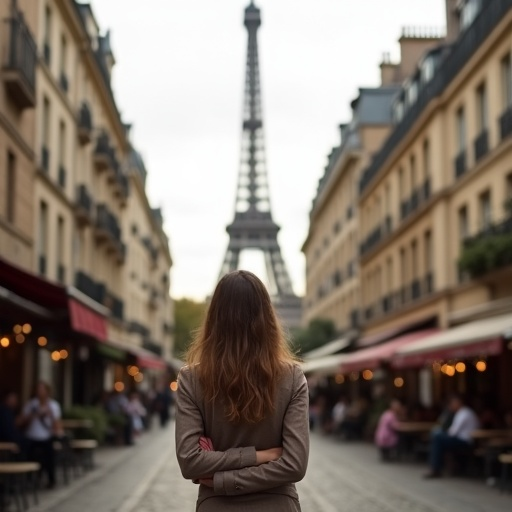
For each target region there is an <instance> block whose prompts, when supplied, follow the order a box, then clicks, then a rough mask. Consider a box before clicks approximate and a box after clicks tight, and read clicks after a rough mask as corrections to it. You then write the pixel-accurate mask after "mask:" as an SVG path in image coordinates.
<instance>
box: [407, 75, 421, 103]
mask: <svg viewBox="0 0 512 512" xmlns="http://www.w3.org/2000/svg"><path fill="white" fill-rule="evenodd" d="M406 97H407V105H409V106H411V105H414V104H415V103H416V100H417V99H418V82H417V80H414V82H411V83H410V84H409V87H407V89H406Z"/></svg>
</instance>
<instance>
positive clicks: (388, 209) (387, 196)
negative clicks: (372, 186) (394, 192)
mask: <svg viewBox="0 0 512 512" xmlns="http://www.w3.org/2000/svg"><path fill="white" fill-rule="evenodd" d="M384 203H385V204H384V208H385V213H386V216H387V215H390V213H391V187H390V186H389V183H386V189H385V193H384Z"/></svg>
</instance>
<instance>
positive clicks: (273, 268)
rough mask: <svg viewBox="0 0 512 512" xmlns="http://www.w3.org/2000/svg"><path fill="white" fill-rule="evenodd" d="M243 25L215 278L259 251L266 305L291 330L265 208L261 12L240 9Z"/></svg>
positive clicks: (296, 317) (273, 229)
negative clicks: (231, 192) (237, 109)
mask: <svg viewBox="0 0 512 512" xmlns="http://www.w3.org/2000/svg"><path fill="white" fill-rule="evenodd" d="M244 25H245V27H246V29H247V32H248V44H247V64H246V71H245V95H244V109H243V122H242V145H241V155H240V167H239V173H238V187H237V192H236V202H235V217H234V220H233V222H232V223H231V224H230V225H229V226H228V227H227V228H226V231H227V232H228V234H229V244H228V248H227V251H226V256H225V258H224V263H223V265H222V269H221V272H220V277H222V276H223V275H225V274H227V273H228V272H232V271H234V270H237V269H238V268H239V262H240V253H241V252H242V251H244V250H247V249H256V250H259V251H261V252H262V253H263V255H264V257H265V265H266V270H267V278H268V283H269V293H270V295H271V297H272V302H273V304H274V306H275V307H276V310H277V312H278V314H279V316H280V317H281V320H282V321H283V323H284V324H285V325H286V326H287V327H289V328H293V327H298V326H299V324H300V318H301V300H300V298H299V297H297V296H296V295H295V293H294V291H293V287H292V283H291V280H290V276H289V274H288V270H287V268H286V264H285V262H284V259H283V257H282V255H281V248H280V247H279V242H278V240H277V235H278V233H279V229H280V228H279V226H278V225H277V224H276V223H275V222H274V220H273V219H272V212H271V209H270V195H269V186H268V179H267V168H266V161H265V141H264V131H263V113H262V107H261V84H260V70H259V58H258V29H259V27H260V26H261V13H260V9H258V8H257V7H256V6H255V5H254V2H251V4H250V5H249V7H247V8H246V9H245V18H244Z"/></svg>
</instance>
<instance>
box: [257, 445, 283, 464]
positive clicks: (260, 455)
mask: <svg viewBox="0 0 512 512" xmlns="http://www.w3.org/2000/svg"><path fill="white" fill-rule="evenodd" d="M282 455H283V449H282V448H281V447H279V448H269V449H268V450H258V451H257V452H256V465H257V466H259V465H260V464H266V463H267V462H272V461H274V460H277V459H279V458H280V457H281V456H282Z"/></svg>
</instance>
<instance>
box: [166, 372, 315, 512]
mask: <svg viewBox="0 0 512 512" xmlns="http://www.w3.org/2000/svg"><path fill="white" fill-rule="evenodd" d="M178 382H179V385H178V396H177V401H176V454H177V457H178V462H179V465H180V468H181V472H182V474H183V476H184V477H185V478H187V479H189V480H196V479H198V478H200V477H202V476H205V475H214V488H213V489H211V488H209V487H206V486H203V485H201V486H200V487H199V497H198V501H197V508H196V510H198V511H200V512H217V511H222V512H228V511H231V510H232V511H237V512H244V511H247V512H259V511H265V512H272V511H279V512H286V511H293V512H297V511H300V506H299V499H298V495H297V491H296V489H295V485H294V483H295V482H298V481H299V480H301V479H302V478H303V477H304V475H305V473H306V467H307V463H308V455H309V414H308V403H309V398H308V388H307V383H306V379H305V377H304V374H303V373H302V370H301V369H300V368H299V367H298V366H293V367H290V369H289V370H287V371H286V373H285V374H284V375H283V377H282V379H281V382H280V383H279V386H278V396H277V401H276V408H275V411H274V413H273V414H272V415H269V416H268V417H267V418H265V419H264V420H263V421H261V422H260V423H258V424H254V425H249V424H242V425H236V424H233V423H230V422H228V421H227V419H226V417H225V414H224V411H223V408H222V406H220V405H219V404H216V403H205V401H204V400H203V398H202V392H201V389H200V384H199V383H198V382H197V379H196V378H195V376H194V371H193V368H190V367H186V368H184V369H183V370H182V371H181V373H180V376H179V380H178ZM200 436H207V437H209V438H211V440H212V441H213V446H214V448H215V450H216V451H213V452H207V451H203V450H201V448H200V447H199V444H198V442H199V438H200ZM278 446H282V447H283V455H282V457H281V458H280V459H279V460H277V461H274V462H269V463H267V464H262V465H260V466H256V465H255V464H256V450H264V449H268V448H274V447H278Z"/></svg>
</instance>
